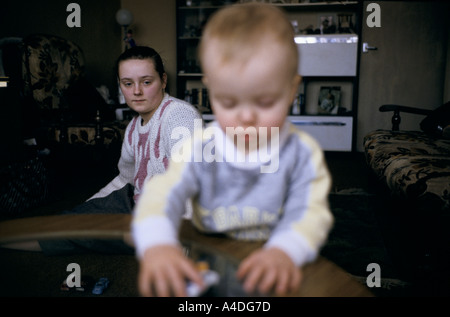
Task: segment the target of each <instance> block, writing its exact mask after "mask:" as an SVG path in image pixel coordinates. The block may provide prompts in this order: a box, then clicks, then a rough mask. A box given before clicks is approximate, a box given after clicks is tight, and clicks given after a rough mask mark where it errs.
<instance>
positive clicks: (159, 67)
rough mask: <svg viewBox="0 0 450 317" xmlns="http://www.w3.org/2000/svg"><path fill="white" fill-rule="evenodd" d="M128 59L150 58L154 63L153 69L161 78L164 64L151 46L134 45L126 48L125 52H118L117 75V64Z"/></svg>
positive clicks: (117, 69)
mask: <svg viewBox="0 0 450 317" xmlns="http://www.w3.org/2000/svg"><path fill="white" fill-rule="evenodd" d="M129 59H151V60H152V61H153V63H154V64H155V70H156V71H157V72H158V74H159V77H160V78H161V79H162V78H163V75H164V73H165V72H166V71H165V70H164V64H163V61H162V59H161V56H160V55H159V54H158V52H157V51H155V50H154V49H153V48H151V47H148V46H134V47H131V48H129V49H127V50H126V51H125V52H123V53H122V54H120V56H119V58H118V59H117V63H116V74H117V77H119V64H120V62H123V61H126V60H129Z"/></svg>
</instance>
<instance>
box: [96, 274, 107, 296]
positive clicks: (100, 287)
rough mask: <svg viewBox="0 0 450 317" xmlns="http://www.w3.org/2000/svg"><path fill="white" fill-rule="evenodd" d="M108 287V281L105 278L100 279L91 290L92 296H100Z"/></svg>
mask: <svg viewBox="0 0 450 317" xmlns="http://www.w3.org/2000/svg"><path fill="white" fill-rule="evenodd" d="M108 286H109V280H108V279H107V278H106V277H101V278H100V279H99V280H98V281H97V283H95V285H94V288H93V289H92V294H95V295H101V294H103V292H104V291H105V289H107V288H108Z"/></svg>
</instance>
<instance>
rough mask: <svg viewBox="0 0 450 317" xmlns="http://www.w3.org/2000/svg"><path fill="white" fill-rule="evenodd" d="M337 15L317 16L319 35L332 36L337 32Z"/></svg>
mask: <svg viewBox="0 0 450 317" xmlns="http://www.w3.org/2000/svg"><path fill="white" fill-rule="evenodd" d="M337 23H338V21H337V15H336V14H334V13H326V14H321V15H319V21H318V24H319V25H318V28H319V30H320V34H334V33H336V31H337V26H336V25H337Z"/></svg>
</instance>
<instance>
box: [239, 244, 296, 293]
mask: <svg viewBox="0 0 450 317" xmlns="http://www.w3.org/2000/svg"><path fill="white" fill-rule="evenodd" d="M237 276H238V278H239V279H241V280H243V281H244V283H243V286H244V289H245V291H246V292H248V293H253V292H255V291H259V292H260V293H262V294H268V293H269V292H270V291H272V290H273V291H274V292H275V294H277V295H279V296H282V295H285V294H287V293H289V292H293V291H296V290H298V288H299V287H300V282H301V277H302V276H301V270H300V269H299V268H298V267H297V266H295V265H294V263H293V262H292V260H291V259H290V257H289V256H288V255H287V254H286V253H285V252H284V251H282V250H280V249H278V248H269V249H259V250H256V251H255V252H253V253H252V254H250V255H249V256H248V257H247V258H245V259H244V260H243V261H242V263H241V264H240V265H239V269H238V271H237Z"/></svg>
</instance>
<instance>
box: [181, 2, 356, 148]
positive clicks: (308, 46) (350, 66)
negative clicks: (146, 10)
mask: <svg viewBox="0 0 450 317" xmlns="http://www.w3.org/2000/svg"><path fill="white" fill-rule="evenodd" d="M237 2H240V0H234V1H231V0H228V1H227V0H210V1H203V0H192V1H189V0H177V3H176V4H177V6H176V10H177V93H176V95H177V97H178V98H180V99H185V100H188V101H190V102H191V103H192V104H194V105H196V106H198V108H199V109H200V110H201V111H202V112H203V114H204V118H205V120H211V119H212V118H213V116H212V115H211V112H210V108H209V104H208V97H207V90H206V89H205V87H204V86H203V84H202V82H201V78H202V72H201V69H200V66H199V63H198V60H197V46H198V43H199V40H200V38H201V33H202V28H203V26H204V24H205V23H206V21H207V19H208V18H209V16H211V14H212V13H214V12H215V11H216V10H218V9H219V8H222V7H223V6H226V5H230V4H233V3H237ZM247 2H248V1H247ZM273 2H274V3H273V4H274V5H276V6H280V7H281V8H283V10H285V11H286V13H287V15H288V17H289V19H290V20H291V22H292V24H293V27H294V28H295V29H296V31H297V32H296V33H297V34H296V42H297V41H298V45H299V50H300V55H301V57H300V60H301V61H302V58H303V61H304V62H305V63H306V64H307V65H317V67H313V71H312V72H311V71H310V70H309V69H306V68H305V67H303V69H302V67H299V73H300V74H301V75H302V78H303V80H302V84H301V85H300V87H299V91H298V96H297V97H298V98H297V99H296V101H295V102H294V104H293V105H292V111H291V116H289V118H290V119H291V121H292V122H293V123H294V124H296V125H298V126H299V127H300V128H301V129H303V130H305V131H307V132H309V133H310V134H312V135H313V136H314V137H315V138H316V139H317V140H318V141H319V143H320V144H321V145H322V147H323V149H324V150H326V151H353V150H354V149H355V145H354V140H355V133H356V128H355V122H356V115H357V101H358V80H359V55H360V49H359V47H360V45H359V44H360V42H361V41H360V35H361V21H360V19H361V17H362V4H361V1H314V0H309V1H307V2H306V1H302V0H298V1H295V0H291V1H289V3H287V2H288V1H273ZM324 19H327V20H332V23H331V24H329V27H328V28H326V24H324V23H323V21H324ZM347 22H348V23H347ZM321 26H322V27H321ZM306 33H308V34H306ZM314 41H315V43H313V42H314ZM299 42H303V43H299ZM314 44H315V46H314ZM327 44H328V45H327ZM301 45H304V46H301ZM305 50H306V51H305ZM308 51H311V53H308ZM302 55H303V56H302ZM308 59H309V60H308ZM327 63H329V64H327ZM327 65H331V66H330V67H328V68H327ZM335 66H336V67H335ZM339 66H341V67H339ZM325 87H339V90H340V94H339V95H338V97H339V99H340V103H339V104H338V105H337V106H336V107H335V109H334V110H333V111H332V112H330V113H326V112H325V113H324V112H323V111H321V110H320V107H319V94H320V91H321V89H322V90H323V89H324V88H325Z"/></svg>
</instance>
